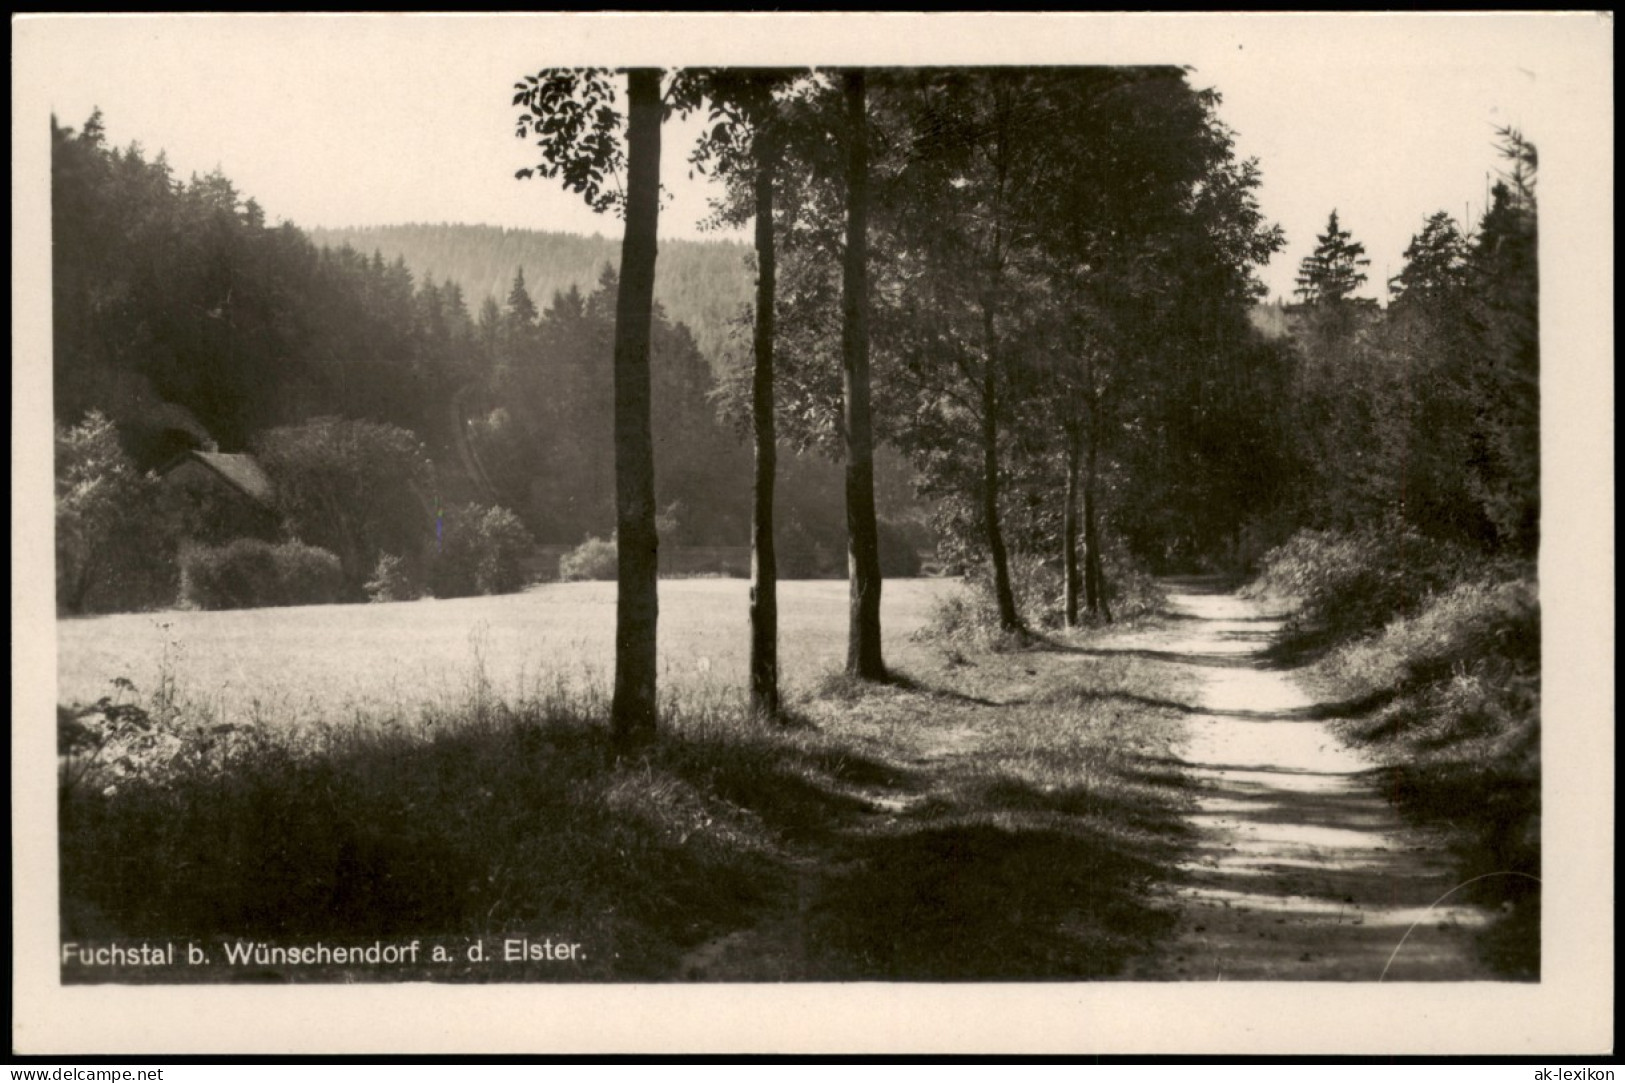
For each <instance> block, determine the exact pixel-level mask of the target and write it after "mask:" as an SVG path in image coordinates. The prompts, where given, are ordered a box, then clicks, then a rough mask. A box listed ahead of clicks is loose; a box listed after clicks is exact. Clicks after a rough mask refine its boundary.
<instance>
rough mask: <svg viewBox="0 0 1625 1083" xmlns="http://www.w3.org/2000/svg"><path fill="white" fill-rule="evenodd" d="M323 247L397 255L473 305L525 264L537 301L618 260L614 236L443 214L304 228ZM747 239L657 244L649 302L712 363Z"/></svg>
mask: <svg viewBox="0 0 1625 1083" xmlns="http://www.w3.org/2000/svg"><path fill="white" fill-rule="evenodd" d="M305 232H306V234H307V235H308V236H309V237H310V239H311V240H312V241H313V242H314V243H315V244H317V245H320V246H322V247H324V248H343V247H345V246H346V245H348V246H349V247H351V248H354V249H355V250H357V251H358V252H382V253H383V255H384V258H385V259H386V260H393V259H395V258H397V257H399V258H400V259H403V260H405V261H406V265H407V266H408V267H411V268H412V269H413V270H414V272H416V273H418V274H420V275H429V276H432V277H434V278H435V279H438V280H440V281H442V282H445V281H450V282H455V283H457V284H458V285H459V286H460V287H462V290H463V293H464V295H465V296H466V297H467V298H468V306H469V308H470V310H472V311H474V312H478V311H479V309H480V306H481V305H482V304H484V303H485V300H486V299H487V298H491V299H493V300H496V301H498V302H501V301H503V300H505V299H506V298H507V296H508V290H509V288H510V287H511V286H512V285H513V279H514V275H515V274H517V273H518V272H519V271H524V273H525V282H526V283H527V285H528V286H529V289H530V293H531V296H532V297H534V298H536V299H537V301H538V303H541V304H545V303H546V302H547V300H548V298H551V297H552V296H553V295H554V294H555V293H559V292H561V291H568V290H569V289H570V288H571V287H572V286H574V287H575V288H577V289H580V290H588V289H591V288H592V286H593V284H594V283H596V282H597V281H598V277H599V274H600V272H602V270H603V269H604V265H605V264H608V265H610V266H612V267H619V266H620V262H621V252H620V243H619V241H618V239H616V238H614V237H605V236H597V235H595V236H592V237H582V236H579V235H577V234H573V233H549V232H546V231H543V230H532V229H504V228H502V227H500V226H470V225H456V224H451V223H441V224H435V225H429V224H423V223H419V224H409V225H395V226H365V227H357V228H352V229H329V228H307V229H306V230H305ZM746 252H747V250H746V248H745V247H744V246H743V245H741V244H739V243H737V242H733V241H720V240H717V241H685V240H680V239H666V240H662V241H661V243H660V265H659V269H658V271H657V273H656V275H655V301H656V303H657V304H659V305H660V306H661V307H662V308H663V309H665V311H666V314H667V315H668V316H669V317H670V318H671V319H672V320H673V321H675V322H677V323H681V324H683V325H685V326H686V327H687V328H688V329H689V331H690V332H691V333H692V334H693V336H694V341H695V343H696V344H697V345H698V346H699V348H700V353H701V354H702V355H703V356H704V357H705V359H706V360H707V361H709V362H710V363H711V364H712V365H713V367H719V366H721V364H722V363H723V361H724V359H725V358H726V357H727V356H729V354H730V353H737V352H739V343H738V342H737V341H736V337H737V336H736V335H735V329H734V326H733V325H734V321H735V320H736V319H737V318H738V316H739V310H740V309H741V308H742V307H743V306H745V305H746V304H748V303H749V300H750V268H749V267H748V266H747V265H746V262H745V256H746Z"/></svg>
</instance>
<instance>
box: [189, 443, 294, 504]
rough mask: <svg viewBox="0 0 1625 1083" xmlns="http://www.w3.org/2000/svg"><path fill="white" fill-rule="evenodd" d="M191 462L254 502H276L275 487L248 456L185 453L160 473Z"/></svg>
mask: <svg viewBox="0 0 1625 1083" xmlns="http://www.w3.org/2000/svg"><path fill="white" fill-rule="evenodd" d="M189 459H195V460H197V461H198V462H201V463H202V464H203V465H204V466H207V467H208V468H209V469H210V470H213V471H214V472H215V473H216V474H218V475H220V477H221V478H223V479H224V480H225V482H226V484H228V485H230V486H231V487H232V488H234V489H236V490H237V491H238V492H240V493H242V494H243V495H244V496H246V497H248V498H249V499H250V500H253V501H255V502H256V503H260V504H264V505H265V506H266V507H271V506H272V505H273V504H274V503H275V501H276V488H275V487H274V486H273V485H272V484H271V479H270V477H269V476H268V475H267V474H266V473H265V470H264V468H262V467H261V466H260V464H259V463H258V462H257V461H256V460H255V458H254V456H252V455H228V454H226V453H225V452H220V451H188V452H187V453H186V454H185V455H182V456H181V457H180V458H178V459H176V460H175V462H174V463H172V464H171V465H170V466H169V468H168V469H166V470H165V471H164V473H166V474H167V473H169V471H170V470H173V469H175V467H177V466H179V465H180V464H181V463H183V462H186V461H187V460H189Z"/></svg>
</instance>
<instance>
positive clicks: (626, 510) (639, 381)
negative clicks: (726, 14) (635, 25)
mask: <svg viewBox="0 0 1625 1083" xmlns="http://www.w3.org/2000/svg"><path fill="white" fill-rule="evenodd" d="M627 91H628V93H627V99H628V107H629V113H630V116H629V118H628V122H627V136H626V143H627V167H626V172H627V188H626V232H625V234H624V236H623V239H622V241H621V280H620V292H619V294H618V295H617V297H616V300H615V525H616V534H617V539H618V545H617V558H616V586H617V591H616V600H615V698H614V700H613V702H612V704H611V706H610V722H611V726H612V727H613V729H614V736H615V740H616V742H617V743H618V744H619V745H621V746H622V747H628V746H631V745H635V744H639V743H642V742H644V741H647V740H650V739H652V738H653V737H654V734H655V714H656V699H655V671H656V667H655V625H656V622H657V620H658V619H659V615H660V599H659V592H658V578H657V577H658V574H659V545H660V542H659V538H658V536H657V535H656V533H655V462H654V436H653V430H652V424H651V421H650V388H649V336H650V323H651V321H652V319H653V311H654V286H655V256H656V255H657V254H658V251H659V244H658V240H657V230H658V226H659V222H660V71H659V69H656V68H633V69H632V70H631V71H630V72H629V73H628V75H627Z"/></svg>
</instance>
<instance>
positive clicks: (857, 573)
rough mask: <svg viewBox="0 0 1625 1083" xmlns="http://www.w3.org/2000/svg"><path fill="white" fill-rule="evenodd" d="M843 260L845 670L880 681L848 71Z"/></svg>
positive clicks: (861, 120) (864, 174)
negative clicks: (847, 607) (848, 590)
mask: <svg viewBox="0 0 1625 1083" xmlns="http://www.w3.org/2000/svg"><path fill="white" fill-rule="evenodd" d="M845 92H846V117H847V152H846V263H845V266H844V268H843V271H844V273H843V276H842V283H841V292H842V296H841V309H842V317H843V318H842V321H841V359H842V366H841V377H842V386H841V390H842V398H843V400H844V402H845V408H846V416H845V422H846V537H847V574H848V577H849V582H850V587H851V612H850V619H849V621H848V625H847V641H846V671H847V673H849V674H851V675H852V676H854V677H862V678H864V679H865V680H871V681H878V680H883V679H884V678H885V676H886V665H885V662H884V660H883V659H882V658H881V654H880V533H879V530H878V529H877V527H876V525H875V454H874V428H873V421H872V419H871V417H870V410H869V267H868V263H869V127H868V118H867V116H866V105H865V101H864V99H865V88H864V75H863V72H862V71H850V72H847V73H846V77H845Z"/></svg>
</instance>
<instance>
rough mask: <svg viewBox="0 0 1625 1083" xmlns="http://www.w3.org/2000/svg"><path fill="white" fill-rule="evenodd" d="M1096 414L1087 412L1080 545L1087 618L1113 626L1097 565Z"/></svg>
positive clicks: (1099, 566) (1104, 583) (1101, 572)
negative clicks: (1087, 611)
mask: <svg viewBox="0 0 1625 1083" xmlns="http://www.w3.org/2000/svg"><path fill="white" fill-rule="evenodd" d="M1095 414H1096V410H1094V409H1091V410H1090V412H1089V450H1088V454H1087V455H1086V457H1085V460H1084V468H1083V544H1084V554H1085V555H1084V562H1085V567H1084V575H1083V579H1084V589H1085V591H1086V592H1087V596H1088V607H1089V612H1090V614H1092V615H1094V616H1097V617H1100V618H1101V619H1103V620H1104V621H1105V622H1106V623H1107V624H1110V623H1111V622H1112V607H1111V604H1110V603H1109V602H1107V601H1106V573H1105V570H1104V569H1103V568H1102V567H1101V563H1100V529H1099V525H1098V521H1097V519H1098V505H1099V501H1098V500H1097V498H1096V486H1095V482H1096V462H1097V459H1098V457H1099V451H1100V431H1099V422H1098V420H1097V418H1096V417H1095Z"/></svg>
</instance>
